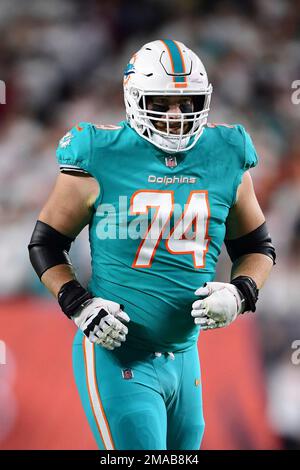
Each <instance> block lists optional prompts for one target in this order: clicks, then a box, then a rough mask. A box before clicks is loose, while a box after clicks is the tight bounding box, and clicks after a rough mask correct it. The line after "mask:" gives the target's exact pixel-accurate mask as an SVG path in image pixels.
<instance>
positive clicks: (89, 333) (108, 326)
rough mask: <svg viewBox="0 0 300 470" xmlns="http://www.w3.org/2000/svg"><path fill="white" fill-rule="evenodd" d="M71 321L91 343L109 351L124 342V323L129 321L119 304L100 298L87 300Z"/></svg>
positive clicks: (125, 330)
mask: <svg viewBox="0 0 300 470" xmlns="http://www.w3.org/2000/svg"><path fill="white" fill-rule="evenodd" d="M72 319H73V321H74V322H75V323H76V325H77V326H78V328H80V329H81V330H82V331H83V333H84V334H85V336H86V337H87V338H88V339H89V340H90V341H91V343H96V344H100V345H101V346H103V347H104V348H106V349H110V350H112V349H114V348H117V347H119V346H121V343H122V342H124V341H125V339H126V335H127V333H128V328H127V326H125V325H124V322H126V323H127V322H129V321H130V319H129V316H128V315H127V313H125V312H123V310H122V308H121V306H120V304H117V303H116V302H112V301H111V300H105V299H102V298H101V297H94V298H93V299H90V300H87V301H86V302H85V303H84V305H83V307H82V309H81V310H80V311H79V312H78V313H76V315H74V316H73V317H72Z"/></svg>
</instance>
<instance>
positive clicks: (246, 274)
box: [29, 40, 275, 450]
mask: <svg viewBox="0 0 300 470" xmlns="http://www.w3.org/2000/svg"><path fill="white" fill-rule="evenodd" d="M211 94H212V85H211V84H210V83H209V81H208V78H207V74H206V71H205V68H204V66H203V64H202V62H201V60H200V59H199V57H198V56H197V55H196V54H195V53H194V52H192V51H191V50H190V49H188V48H187V47H186V46H185V45H184V44H182V43H180V42H178V41H175V40H157V41H153V42H150V43H148V44H146V45H145V46H143V47H142V48H141V49H140V50H139V51H138V52H137V53H136V54H134V55H133V57H132V59H131V60H130V62H129V64H128V65H127V67H126V68H125V71H124V97H125V107H126V114H127V119H126V120H125V121H123V122H120V123H119V124H117V125H110V126H105V125H95V124H91V123H87V122H82V123H79V124H78V125H77V126H76V127H74V128H73V129H72V130H70V131H69V132H68V133H67V134H66V135H65V136H64V137H63V138H62V139H61V140H60V143H59V146H58V149H57V158H58V163H59V165H60V171H61V174H60V175H59V176H58V178H57V182H56V186H55V188H54V190H53V192H52V194H51V195H50V197H49V199H48V201H47V203H46V205H45V206H44V208H43V209H42V211H41V213H40V215H39V218H38V221H37V223H36V226H35V228H34V231H33V234H32V238H31V241H30V244H29V251H30V258H31V262H32V265H33V267H34V268H35V270H36V272H37V274H38V276H39V277H40V279H41V280H42V282H43V283H44V284H45V286H46V287H47V288H48V289H49V290H50V291H51V292H52V293H53V294H54V295H55V297H57V300H58V303H59V305H60V307H61V309H62V311H63V312H64V313H65V315H66V316H67V317H68V318H69V319H70V320H73V321H74V322H75V324H76V325H77V327H78V332H77V334H76V337H75V340H74V347H73V363H74V374H75V379H76V383H77V387H78V390H79V393H80V397H81V400H82V404H83V407H84V410H85V413H86V416H87V419H88V421H89V424H90V426H91V429H92V431H93V433H94V436H95V439H96V441H97V443H98V446H99V448H100V449H108V450H112V449H118V450H121V449H123V450H124V449H131V450H132V449H144V450H148V449H151V450H154V449H161V450H162V449H177V450H181V449H188V450H192V449H199V447H200V443H201V439H202V435H203V430H204V419H203V412H202V394H201V381H200V365H199V358H198V350H197V339H198V335H199V330H207V329H213V328H220V327H224V326H227V325H229V324H230V323H232V322H233V321H234V320H235V319H236V318H237V317H238V316H239V315H240V314H243V313H244V312H249V311H252V312H254V311H255V308H256V302H257V298H258V290H259V289H260V288H261V287H262V285H263V283H264V281H265V280H266V278H267V276H268V274H269V272H270V270H271V267H272V265H273V263H274V261H275V251H274V247H273V245H272V242H271V239H270V236H269V234H268V230H267V226H266V222H265V218H264V215H263V213H262V211H261V209H260V206H259V204H258V202H257V199H256V196H255V192H254V189H253V185H252V181H251V176H250V173H249V171H248V170H249V169H250V168H251V167H254V166H255V165H256V164H257V155H256V151H255V148H254V146H253V143H252V141H251V138H250V136H249V134H248V133H247V132H246V131H245V129H244V128H243V126H241V125H225V124H220V125H218V124H207V116H208V112H209V108H210V100H211ZM86 225H89V240H90V246H91V257H92V276H91V280H90V282H89V285H88V287H87V288H85V287H83V286H82V285H81V284H80V283H79V282H78V281H77V280H76V275H75V273H74V270H73V267H72V261H71V259H70V258H69V255H68V252H69V249H70V246H71V243H72V242H73V241H74V240H75V238H76V236H77V235H78V234H79V232H80V231H81V230H82V228H83V227H84V226H86ZM224 240H225V244H226V247H227V250H228V253H229V255H230V257H231V260H232V263H233V264H232V272H231V277H230V279H228V280H224V282H214V277H215V268H216V263H217V260H218V256H219V254H220V251H221V246H222V244H223V242H224Z"/></svg>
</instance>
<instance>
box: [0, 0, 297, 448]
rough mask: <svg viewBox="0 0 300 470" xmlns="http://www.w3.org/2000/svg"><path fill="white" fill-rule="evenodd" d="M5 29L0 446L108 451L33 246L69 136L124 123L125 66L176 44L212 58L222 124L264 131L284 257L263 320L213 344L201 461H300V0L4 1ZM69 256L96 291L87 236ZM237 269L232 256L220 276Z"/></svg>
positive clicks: (258, 178) (260, 185)
mask: <svg viewBox="0 0 300 470" xmlns="http://www.w3.org/2000/svg"><path fill="white" fill-rule="evenodd" d="M0 31H1V42H0V70H1V72H0V79H1V80H3V81H5V83H6V87H7V88H6V104H5V105H4V104H0V121H1V125H0V161H1V171H0V260H1V263H0V296H1V297H0V340H1V341H2V343H1V345H2V346H3V344H4V343H5V345H6V364H5V365H4V364H0V423H1V425H0V448H1V449H79V448H80V449H89V448H95V444H94V441H93V438H92V435H91V432H90V430H89V428H88V426H87V424H86V421H85V418H84V415H83V411H82V409H81V405H80V402H79V398H78V396H77V392H76V390H75V386H74V382H73V377H72V370H71V342H72V336H73V334H74V331H75V327H74V325H73V324H71V322H68V321H67V320H66V319H65V318H64V317H63V315H61V313H60V312H59V309H58V307H57V305H56V303H55V302H54V301H53V300H52V299H51V298H50V296H49V295H48V294H47V293H46V292H45V289H44V288H43V287H42V286H41V285H40V283H39V281H38V280H37V279H36V278H35V275H34V273H33V271H32V269H31V266H30V264H29V262H28V255H27V248H26V247H27V244H28V241H29V238H30V235H31V232H32V229H33V226H34V223H35V220H36V218H37V215H38V212H39V210H40V208H41V207H42V205H43V203H44V201H45V200H46V198H47V195H48V194H49V192H50V190H51V188H52V186H53V182H54V180H55V177H56V175H57V173H58V168H57V165H56V162H55V148H56V145H57V141H58V139H59V138H60V137H61V136H63V135H64V134H65V133H66V131H67V130H68V129H69V128H70V127H72V126H73V125H74V124H76V123H77V122H78V121H84V120H87V121H92V122H97V123H104V124H107V123H115V122H116V121H118V120H120V119H123V117H124V106H123V96H122V71H123V69H124V66H125V65H126V63H127V61H128V59H129V57H130V56H131V55H132V54H133V53H134V52H135V51H136V50H137V49H138V48H139V47H140V46H141V45H142V44H143V43H145V42H147V41H149V40H153V39H157V38H164V37H165V38H175V39H178V40H181V41H182V42H184V43H186V44H187V45H188V46H189V47H191V48H192V49H194V50H195V51H196V52H198V53H199V55H200V57H201V58H202V59H203V62H204V64H205V66H206V69H207V71H208V74H209V79H210V81H211V82H212V83H213V86H214V93H213V98H212V112H211V114H210V121H211V122H231V123H232V122H239V123H242V124H243V125H245V127H246V128H247V129H248V131H249V132H250V133H251V135H252V137H253V140H254V142H255V144H256V147H257V150H258V153H259V155H260V164H259V166H258V167H257V168H256V169H254V170H253V171H252V176H253V179H254V183H255V188H256V192H257V195H258V199H259V201H260V204H261V206H262V208H263V210H264V211H265V213H266V216H267V219H268V223H269V227H270V231H271V233H272V236H273V240H274V242H275V245H276V248H277V253H278V262H277V266H276V267H275V269H274V271H273V273H272V275H271V277H270V279H269V281H268V282H267V284H266V286H265V288H264V290H263V291H262V292H261V295H260V301H259V304H258V309H257V314H255V315H248V316H247V317H244V318H242V319H239V320H238V321H237V322H236V323H235V324H234V325H232V326H231V327H230V328H228V329H224V330H219V331H215V332H207V333H206V334H203V335H202V338H201V343H200V345H199V348H200V351H201V357H202V369H203V375H202V379H203V387H204V403H205V417H206V423H207V426H206V433H205V438H204V442H203V448H204V449H266V448H271V449H277V448H300V365H298V366H297V365H296V364H293V362H292V352H293V349H292V343H293V341H295V340H300V316H299V307H298V305H299V300H300V296H299V285H300V137H299V118H300V104H298V105H297V104H296V102H295V103H294V104H293V102H292V93H293V91H294V90H293V89H292V83H293V81H294V80H297V79H300V53H299V51H300V2H299V0H293V1H292V0H290V1H288V0H247V1H243V2H240V1H238V0H236V1H234V0H231V1H211V0H202V1H201V0H185V2H182V1H176V0H175V1H169V0H143V1H142V2H141V1H137V0H131V1H121V0H108V1H106V0H98V1H97V0H90V1H83V0H82V1H76V2H75V1H71V0H51V1H50V2H43V1H42V0H25V1H22V2H19V1H18V0H1V4H0ZM224 158H226V155H225V156H224ZM72 258H73V260H74V264H75V266H76V268H77V269H78V273H79V278H80V279H81V280H82V281H83V282H84V281H86V279H87V278H88V275H89V249H88V245H87V237H86V233H83V234H82V235H81V236H80V237H79V239H78V240H77V241H76V243H75V244H74V247H73V248H72ZM229 272H230V264H229V262H228V257H227V255H226V254H225V253H223V254H222V257H221V260H220V263H219V267H218V279H220V280H221V279H222V280H227V279H228V278H229ZM3 342H4V343H3ZM298 358H299V355H298Z"/></svg>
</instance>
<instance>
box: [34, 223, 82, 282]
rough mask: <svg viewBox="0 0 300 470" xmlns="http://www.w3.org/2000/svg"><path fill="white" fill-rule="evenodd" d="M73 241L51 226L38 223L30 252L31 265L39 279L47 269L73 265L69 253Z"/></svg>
mask: <svg viewBox="0 0 300 470" xmlns="http://www.w3.org/2000/svg"><path fill="white" fill-rule="evenodd" d="M73 241H74V239H73V238H69V237H67V236H66V235H63V234H62V233H60V232H58V231H57V230H55V229H54V228H53V227H51V226H50V225H48V224H45V223H44V222H41V221H40V220H38V221H37V223H36V225H35V228H34V230H33V233H32V236H31V240H30V243H29V245H28V250H29V257H30V261H31V264H32V266H33V268H34V270H35V272H36V273H37V275H38V276H39V278H41V277H42V275H43V273H44V272H45V271H47V269H50V268H52V267H53V266H56V265H58V264H69V265H72V263H71V260H70V258H69V255H68V252H69V250H70V247H71V243H72V242H73Z"/></svg>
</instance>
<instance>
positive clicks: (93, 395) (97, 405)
mask: <svg viewBox="0 0 300 470" xmlns="http://www.w3.org/2000/svg"><path fill="white" fill-rule="evenodd" d="M83 344H84V349H85V357H86V367H87V380H88V388H89V393H90V399H91V402H92V403H91V406H92V408H93V411H94V416H95V419H96V421H97V424H98V428H99V429H100V434H101V437H102V440H103V442H104V446H105V449H107V450H114V445H113V442H112V439H111V435H110V431H109V428H108V425H107V420H106V418H105V415H104V411H103V407H102V404H101V402H100V397H99V393H98V389H97V383H96V378H95V370H96V369H95V355H94V345H93V344H92V343H91V342H90V341H89V340H88V339H87V338H84V342H83Z"/></svg>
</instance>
